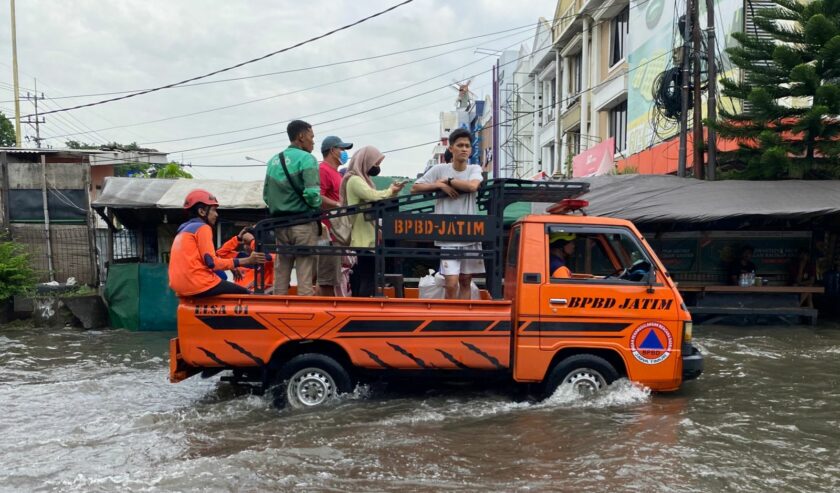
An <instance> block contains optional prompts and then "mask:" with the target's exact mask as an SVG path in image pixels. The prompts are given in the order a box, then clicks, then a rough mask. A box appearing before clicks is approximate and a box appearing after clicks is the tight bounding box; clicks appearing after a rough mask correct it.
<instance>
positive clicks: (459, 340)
mask: <svg viewBox="0 0 840 493" xmlns="http://www.w3.org/2000/svg"><path fill="white" fill-rule="evenodd" d="M583 185H585V184H583ZM495 186H496V189H494V190H490V191H489V192H487V193H486V194H485V197H488V196H489V197H488V198H489V199H496V200H499V203H498V204H496V206H497V207H492V206H491V207H488V208H487V211H488V215H487V216H486V217H479V216H476V219H477V220H478V222H481V221H484V222H483V225H478V223H476V224H473V225H471V226H470V232H471V233H475V234H476V235H477V236H479V237H481V239H484V240H487V241H486V242H485V244H484V245H485V249H484V251H481V252H478V251H476V252H473V255H476V256H483V258H485V259H486V260H487V262H488V264H489V265H488V274H487V287H488V290H482V292H481V293H482V296H481V297H482V299H476V300H437V299H421V298H418V294H417V290H416V289H404V290H400V291H401V292H400V293H395V292H394V291H393V290H389V289H383V290H381V291H380V293H381V296H379V297H376V298H339V297H297V296H274V295H262V294H254V295H242V296H238V295H224V296H219V297H216V298H212V299H202V300H195V299H183V300H181V303H180V306H179V308H178V337H177V338H175V339H172V341H171V343H170V380H171V381H172V382H179V381H181V380H184V379H186V378H188V377H190V376H192V375H195V374H197V373H199V372H204V373H205V374H208V373H209V374H212V373H215V372H217V371H220V370H233V375H234V376H233V377H232V378H234V379H237V380H253V381H257V382H260V383H261V384H262V385H263V387H264V388H271V387H273V388H274V389H277V390H276V391H275V392H276V395H277V396H278V397H279V398H280V401H282V402H284V403H285V404H286V405H288V406H290V407H293V408H306V407H312V406H318V405H321V404H323V403H324V402H326V401H328V400H329V399H331V398H332V397H334V396H335V395H337V394H340V393H344V392H349V391H352V390H353V388H354V385H355V381H356V377H357V376H358V375H359V374H360V373H368V372H371V371H383V372H384V371H402V372H406V371H413V372H417V371H429V370H434V371H440V370H448V371H451V372H461V373H462V374H463V375H465V376H467V375H469V376H471V377H473V378H474V377H475V375H476V374H477V373H478V374H479V375H480V374H481V372H482V371H484V372H504V373H505V374H507V375H509V377H510V378H511V379H512V380H513V381H515V382H527V383H535V384H540V387H539V388H540V389H541V391H542V394H543V395H550V394H551V393H553V392H554V391H555V390H556V389H557V387H558V386H560V385H568V386H571V387H572V388H574V389H575V390H577V391H579V392H581V393H592V392H597V391H600V390H602V389H604V388H606V387H607V386H608V385H609V384H610V383H611V382H613V381H614V380H616V379H618V378H622V377H625V378H628V379H630V380H632V381H635V382H639V383H641V384H643V385H646V386H647V387H649V388H650V389H652V390H656V391H672V390H676V389H677V388H679V387H680V385H681V384H682V382H683V381H685V380H689V379H693V378H696V377H698V376H699V375H700V373H701V372H702V369H703V358H702V355H701V354H700V352H699V351H698V350H697V349H696V348H695V347H694V346H692V345H691V337H692V322H691V316H690V315H689V313H688V311H687V310H686V307H685V305H684V303H683V300H682V298H681V296H680V294H679V292H678V291H677V288H676V286H675V284H674V282H673V281H672V280H671V278H670V277H669V275H668V272H667V271H666V270H665V268H664V266H663V265H662V263H661V262H660V261H659V259H658V258H657V257H656V255H655V253H654V252H653V250H652V249H651V248H650V246H649V245H648V243H647V242H646V241H645V239H644V238H643V237H642V235H641V234H640V233H639V231H638V230H637V229H636V228H635V227H634V226H633V224H632V223H630V222H628V221H624V220H618V219H610V218H601V217H589V216H585V215H581V214H577V213H576V209H578V208H580V206H581V205H583V203H582V202H583V201H575V200H570V199H573V198H575V197H577V196H579V195H580V194H582V193H585V191H586V187H585V186H581V187H579V188H576V189H575V188H572V189H569V188H568V187H567V188H566V189H564V190H563V191H561V192H560V193H543V192H545V190H542V191H539V190H538V191H531V192H529V191H528V190H530V188H529V187H530V185H527V186H526V185H523V184H522V183H518V182H517V183H513V184H512V183H510V181H509V180H508V181H507V183H497V184H496V185H495ZM536 186H537V187H539V185H536ZM511 187H513V188H516V187H520V188H522V187H524V188H525V189H526V190H524V191H523V193H508V194H507V199H506V198H505V197H504V196H502V195H503V194H504V192H505V191H508V192H509V191H510V188H511ZM489 188H492V185H491V186H490V187H489ZM500 190H501V191H500ZM554 192H558V191H557V190H554ZM526 196H531V197H536V199H537V200H540V199H543V200H544V199H546V198H560V199H561V200H562V202H560V203H558V205H556V206H554V207H552V208H549V210H548V213H546V214H531V215H526V216H525V217H522V218H521V219H519V220H518V221H516V222H515V223H513V224H512V225H511V226H510V227H509V228H508V230H507V233H506V234H504V235H503V234H502V231H503V228H504V226H503V223H502V219H501V213H500V212H499V210H500V209H501V210H502V212H503V210H504V207H505V206H507V205H510V203H511V201H513V200H517V199H521V198H522V197H526ZM426 199H428V197H426ZM403 202H404V201H403ZM485 204H486V203H485ZM400 205H403V206H404V205H405V204H404V203H402V204H401V203H398V202H395V203H392V204H391V208H390V209H389V208H388V207H383V208H382V211H381V213H380V214H379V215H380V219H383V221H382V222H381V224H380V226H379V228H380V229H381V230H382V232H383V236H382V237H381V238H382V239H381V240H380V243H381V244H382V245H381V246H380V245H378V246H377V248H375V249H373V250H372V251H369V252H365V251H360V250H358V249H356V253H357V254H371V255H377V256H383V255H384V256H387V254H388V253H389V250H388V249H389V246H388V245H389V244H390V245H396V246H393V248H394V249H396V250H398V253H400V254H407V255H417V254H418V252H426V253H429V255H431V256H438V257H440V255H441V254H440V251H439V250H437V249H433V248H425V249H424V248H421V247H414V248H411V247H406V246H404V245H402V246H401V245H400V242H399V241H398V240H400V235H401V234H404V233H405V230H406V229H407V225H408V224H409V223H406V220H407V219H406V218H409V219H410V218H414V219H413V220H414V221H432V223H429V224H430V225H429V226H428V227H426V226H424V224H426V223H423V222H415V223H413V224H414V225H416V226H417V227H416V228H415V227H411V228H409V229H412V230H413V233H412V234H414V235H418V234H419V235H421V236H422V235H423V234H425V233H428V234H430V235H435V234H436V233H435V232H436V231H438V232H441V231H443V232H445V229H446V228H445V221H447V220H452V221H454V220H455V219H458V220H464V218H463V216H462V217H461V218H447V217H445V216H436V215H433V214H424V213H423V209H422V208H418V209H416V210H414V211H413V212H409V213H404V212H400V211H399V206H400ZM389 210H391V211H392V212H393V213H389V212H388V211H389ZM418 210H419V211H420V212H417V211H418ZM366 211H367V212H368V213H371V209H366ZM394 211H396V212H394ZM344 212H346V213H355V212H358V211H355V210H353V209H352V208H346V210H344ZM339 213H341V212H339ZM400 221H402V222H401V223H400ZM466 221H467V222H469V218H467V219H466ZM456 222H457V221H456ZM389 223H390V226H389V225H388V224H389ZM274 225H275V224H273V223H271V220H268V223H267V224H265V225H264V226H265V228H264V229H270V228H271V227H273V226H274ZM440 227H442V228H443V229H441V228H440ZM460 227H461V228H465V229H466V226H464V225H461V226H460ZM418 230H419V233H418ZM462 233H463V231H462ZM502 236H504V237H505V238H507V247H506V248H492V247H493V245H498V244H501V240H499V238H500V237H502ZM558 236H559V237H562V238H565V240H566V241H567V242H572V243H574V245H575V247H574V254H573V255H572V256H571V257H569V258H568V259H567V264H566V265H567V266H568V267H569V270H570V271H571V276H563V277H554V275H556V274H557V272H556V271H555V272H552V269H551V252H550V249H551V248H550V241H551V240H552V239H553V238H557V237H558ZM427 239H428V238H427ZM488 245H489V246H490V248H488ZM326 248H327V249H330V248H333V249H334V250H342V249H341V248H339V247H326ZM503 250H506V256H503V255H502V252H503ZM432 252H434V253H432ZM391 253H393V252H391ZM468 254H469V252H467V253H464V254H462V255H468ZM377 260H379V259H377ZM383 260H384V259H383ZM383 265H385V263H384V261H383V262H382V263H381V264H380V268H381V271H380V273H382V274H384V270H385V269H384V267H382V266H383ZM383 277H384V276H383ZM494 278H495V279H494ZM380 280H381V281H383V280H382V279H380ZM494 282H495V285H494ZM384 286H385V283H384V281H383V282H382V287H384ZM397 294H399V297H398V296H397Z"/></svg>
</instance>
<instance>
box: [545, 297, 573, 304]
mask: <svg viewBox="0 0 840 493" xmlns="http://www.w3.org/2000/svg"><path fill="white" fill-rule="evenodd" d="M548 302H549V303H551V304H552V305H566V304H568V303H569V300H567V299H566V298H551V299H549V300H548Z"/></svg>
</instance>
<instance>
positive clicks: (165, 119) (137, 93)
mask: <svg viewBox="0 0 840 493" xmlns="http://www.w3.org/2000/svg"><path fill="white" fill-rule="evenodd" d="M411 1H413V0H406V1H405V2H403V3H401V4H398V5H395V6H393V7H391V8H389V9H386V10H385V11H382V12H379V13H377V14H374V15H372V16H369V17H368V18H365V19H362V20H360V21H357V22H356V23H353V24H349V25H348V26H344V27H342V28H339V29H336V30H334V31H331V32H330V33H326V34H324V35H321V36H319V37H317V38H312V39H311V40H307V41H304V42H302V43H299V44H298V45H295V46H292V47H289V48H285V49H283V50H279V51H277V52H274V53H271V54H268V55H265V56H263V57H260V58H258V59H254V60H251V61H248V62H243V63H241V64H238V65H234V66H232V67H229V68H226V69H221V70H218V71H216V72H212V73H210V74H206V75H203V76H199V77H195V78H192V79H188V80H186V81H182V82H178V83H174V84H170V85H167V86H161V87H157V88H153V89H147V90H142V91H139V92H136V93H132V94H128V95H126V96H122V97H118V98H111V99H107V100H103V101H98V102H94V103H89V104H83V105H78V106H73V107H69V108H64V109H62V110H60V111H70V110H74V109H79V108H85V107H89V106H94V105H97V104H103V103H107V102H112V101H118V100H122V99H126V98H129V97H134V96H138V95H142V94H147V93H149V92H154V91H159V90H161V89H169V88H173V87H176V86H184V85H185V84H186V83H187V82H191V81H194V80H198V79H202V78H205V77H209V76H211V75H215V74H218V73H221V72H224V71H227V70H230V69H233V68H237V67H240V66H242V65H245V64H248V63H252V62H253V61H256V60H262V59H264V58H267V57H269V56H272V55H274V54H277V53H281V52H283V51H288V50H290V49H292V48H295V47H297V46H300V45H303V44H306V43H308V42H311V41H314V40H316V39H320V38H322V37H326V36H328V35H330V34H331V33H333V32H337V31H340V30H342V29H346V28H347V27H350V26H353V25H355V24H359V23H361V22H364V21H365V20H367V19H369V18H373V17H376V16H378V15H382V14H384V13H386V12H388V11H390V10H393V9H396V8H398V7H400V6H402V5H404V4H406V3H409V2H411ZM650 1H651V0H643V1H641V2H639V3H637V4H635V5H633V6H632V8H638V7H641V6H642V5H644V4H646V3H648V2H650ZM607 8H611V6H601V7H596V8H593V9H587V10H585V11H581V12H579V13H576V14H572V15H568V16H562V17H558V18H556V19H554V21H553V22H552V23H551V24H550V26H551V28H553V27H554V26H556V25H557V24H558V23H559V22H560V21H562V20H564V19H567V18H575V17H577V16H579V15H589V14H592V13H595V12H598V11H600V10H605V9H607ZM521 29H523V28H521V27H517V28H511V29H509V30H503V31H498V32H495V33H488V34H486V35H479V36H474V37H473V38H475V37H481V36H490V35H494V34H499V33H504V32H510V31H517V30H521ZM465 39H468V38H465ZM459 41H462V40H456V41H453V42H450V43H444V44H452V43H455V42H459ZM441 45H443V44H441ZM434 46H440V45H432V46H431V47H434ZM420 49H424V48H417V49H414V50H405V52H407V51H417V50H420ZM382 56H387V55H381V56H379V57H382ZM372 58H375V57H372ZM342 63H343V62H342ZM329 65H334V64H327V65H325V66H329ZM315 68H317V67H315ZM281 73H282V72H281ZM265 75H270V74H265ZM243 78H247V77H243ZM231 80H236V79H231ZM348 80H349V79H348ZM208 83H209V82H208ZM194 85H197V84H194ZM316 87H317V86H316ZM309 89H311V88H309ZM309 89H302V90H300V91H303V90H309ZM300 91H297V92H300ZM294 93H295V92H290V93H287V94H283V95H288V94H294ZM103 94H107V93H103ZM279 96H282V95H279ZM265 99H271V98H270V97H269V98H263V99H258V100H253V101H250V102H258V101H263V100H265ZM250 102H244V103H240V104H237V105H230V106H225V107H220V108H214V109H211V110H204V111H200V112H195V113H189V114H185V115H177V116H174V117H168V118H164V119H158V120H152V121H147V122H141V123H136V124H130V125H124V126H117V127H109V128H104V129H99V130H112V129H115V128H125V127H127V126H136V125H144V124H149V123H158V122H161V121H167V120H170V119H174V118H181V117H187V116H193V115H198V114H202V113H206V112H209V111H215V110H218V109H228V108H231V107H235V106H238V105H241V104H248V103H250ZM56 111H59V110H56ZM266 126H267V125H266Z"/></svg>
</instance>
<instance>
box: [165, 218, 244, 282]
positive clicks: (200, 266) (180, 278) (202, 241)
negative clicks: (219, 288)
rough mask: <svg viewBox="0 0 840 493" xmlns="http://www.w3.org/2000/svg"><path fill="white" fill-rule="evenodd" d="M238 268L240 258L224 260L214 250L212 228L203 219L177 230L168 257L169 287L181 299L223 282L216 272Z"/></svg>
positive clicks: (194, 220) (195, 220) (188, 223)
mask: <svg viewBox="0 0 840 493" xmlns="http://www.w3.org/2000/svg"><path fill="white" fill-rule="evenodd" d="M236 267H239V260H238V259H232V260H231V259H223V258H219V257H218V256H217V255H216V249H215V248H213V229H212V228H211V227H210V226H209V225H208V224H207V223H205V222H204V221H202V220H201V219H200V218H197V217H196V218H193V219H190V220H189V221H187V222H185V223H184V224H182V225H181V226H180V227H178V233H177V234H176V235H175V241H174V242H172V251H171V252H170V256H169V287H170V288H172V291H175V294H177V295H178V296H192V295H195V294H199V293H203V292H204V291H207V290H209V289H211V288H213V287H215V286H216V285H217V284H219V283H220V282H222V280H221V279H220V278H219V276H217V275H216V274H215V273H214V272H213V271H214V270H230V269H233V268H236Z"/></svg>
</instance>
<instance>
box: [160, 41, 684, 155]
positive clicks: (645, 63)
mask: <svg viewBox="0 0 840 493" xmlns="http://www.w3.org/2000/svg"><path fill="white" fill-rule="evenodd" d="M665 56H670V53H669V52H665V53H662V54H660V55H657V56H655V57H653V58H649V59H647V60H646V61H645V62H644V63H640V64H639V65H637V66H635V67H633V68H632V69H629V70H627V71H626V72H623V73H619V74H618V75H616V76H614V77H611V78H609V79H606V80H604V81H602V82H600V83H598V84H596V85H594V86H592V87H590V88H588V89H586V90H583V91H579V92H578V93H576V94H572V95H571V96H568V97H566V98H563V99H560V100H558V101H555V102H554V103H550V104H545V105H543V106H540V107H538V108H534V109H533V110H531V111H523V112H521V114H520V115H519V116H516V117H515V118H511V119H508V120H506V121H504V122H501V121H499V122H495V121H494V122H493V124H492V125H490V126H488V127H485V128H493V127H497V126H501V125H508V124H509V123H510V122H515V121H517V120H519V119H520V118H525V117H526V116H529V115H533V114H535V113H538V112H540V111H543V110H544V109H547V108H552V107H554V106H555V105H556V104H561V103H564V102H567V101H572V100H574V99H577V98H578V97H580V95H581V94H583V93H584V92H590V91H594V90H595V89H598V88H600V87H603V86H605V85H607V84H609V83H611V82H612V81H614V80H616V79H620V78H623V77H625V76H626V75H627V74H629V73H630V72H633V71H635V70H638V69H640V68H642V67H644V66H645V65H647V64H649V63H653V62H654V61H657V60H659V59H660V58H662V57H665ZM437 142H439V140H433V141H430V142H424V143H422V144H414V145H411V146H407V147H400V148H398V149H390V150H389V151H388V152H397V151H401V150H406V149H413V148H416V147H422V146H424V145H430V144H434V143H437ZM221 145H223V144H221ZM178 152H187V151H175V153H178ZM384 152H385V151H383V153H384ZM191 166H194V167H204V168H238V167H255V165H247V164H246V165H235V164H232V165H228V164H218V165H212V164H193V165H191ZM260 166H265V165H260Z"/></svg>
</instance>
